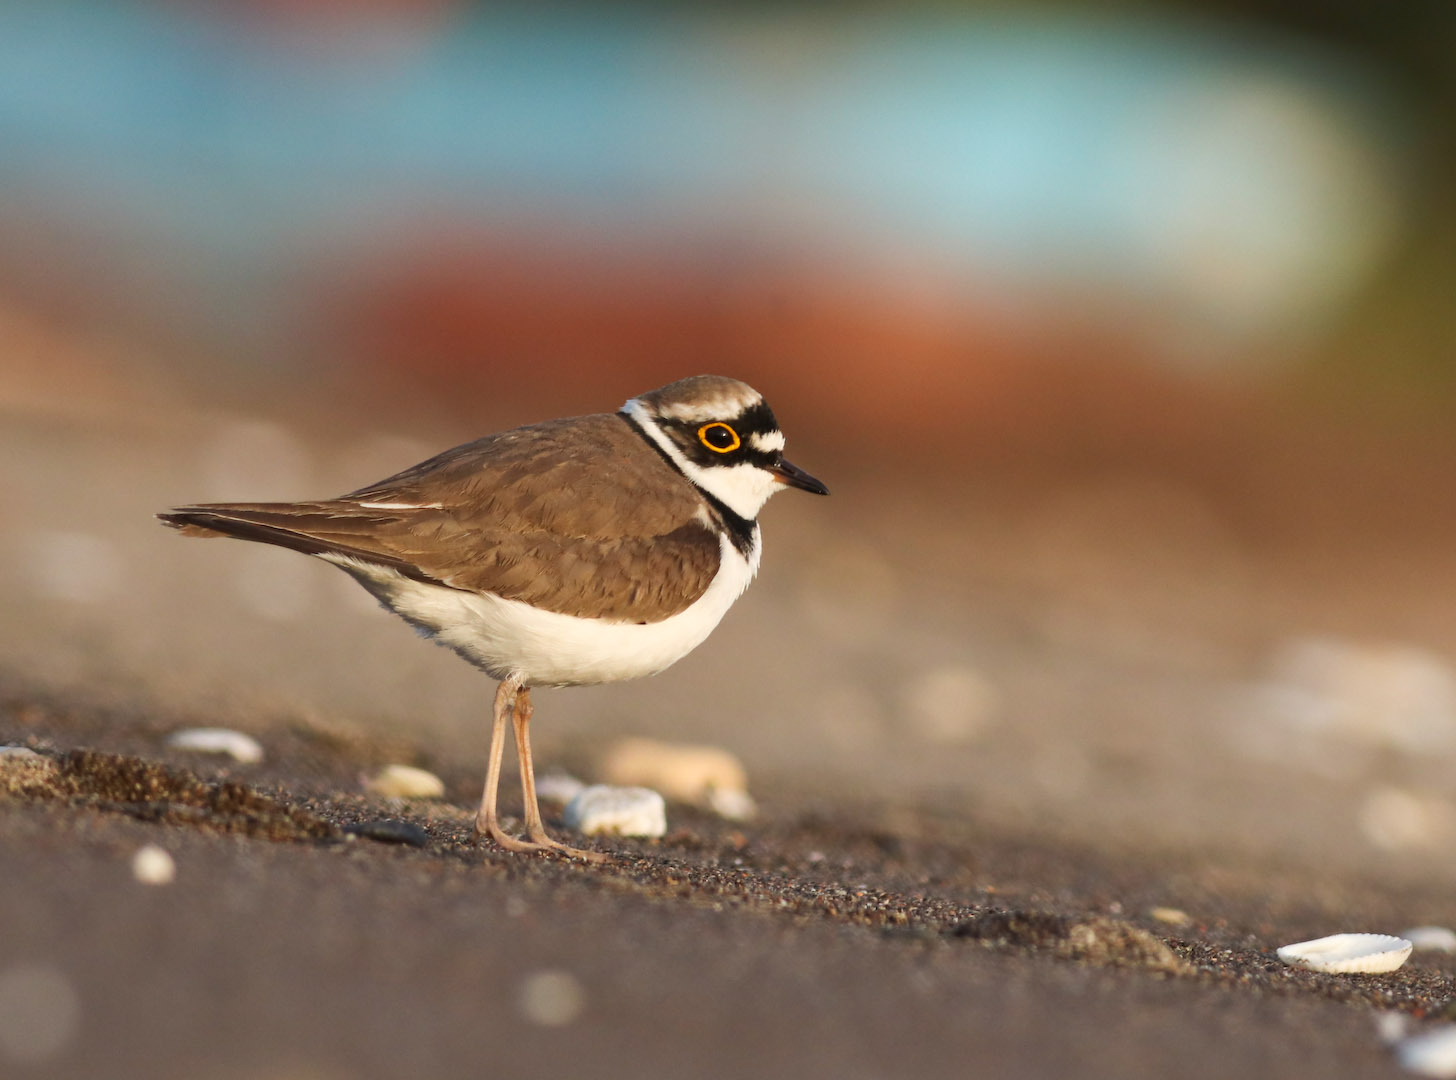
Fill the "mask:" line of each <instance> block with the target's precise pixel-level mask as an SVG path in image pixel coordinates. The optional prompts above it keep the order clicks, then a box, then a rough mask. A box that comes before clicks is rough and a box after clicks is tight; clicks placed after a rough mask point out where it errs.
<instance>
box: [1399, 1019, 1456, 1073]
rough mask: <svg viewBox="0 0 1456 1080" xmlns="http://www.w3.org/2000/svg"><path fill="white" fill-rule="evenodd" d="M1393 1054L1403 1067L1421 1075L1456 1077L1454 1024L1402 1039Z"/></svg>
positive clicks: (1455, 1032) (1455, 1028)
mask: <svg viewBox="0 0 1456 1080" xmlns="http://www.w3.org/2000/svg"><path fill="white" fill-rule="evenodd" d="M1395 1056H1396V1057H1397V1058H1399V1059H1400V1063H1401V1065H1403V1066H1404V1067H1405V1068H1407V1069H1409V1070H1410V1071H1411V1072H1414V1073H1420V1074H1421V1075H1422V1076H1438V1077H1442V1076H1443V1077H1456V1024H1443V1025H1442V1026H1441V1027H1437V1028H1432V1029H1431V1030H1430V1031H1427V1032H1424V1033H1422V1034H1420V1035H1412V1036H1411V1037H1410V1038H1409V1039H1402V1040H1401V1041H1400V1043H1398V1044H1397V1045H1396V1048H1395Z"/></svg>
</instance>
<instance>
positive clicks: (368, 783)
mask: <svg viewBox="0 0 1456 1080" xmlns="http://www.w3.org/2000/svg"><path fill="white" fill-rule="evenodd" d="M364 790H365V791H367V792H369V794H371V795H380V796H383V797H384V798H386V799H440V798H443V797H444V795H445V782H444V781H443V780H441V779H440V778H439V777H438V776H436V775H435V774H434V773H432V772H429V771H427V770H425V769H417V768H415V767H414V766H413V765H386V766H385V767H384V768H382V769H380V770H379V771H378V772H377V773H375V774H374V775H373V776H371V777H369V778H368V779H366V780H365V781H364Z"/></svg>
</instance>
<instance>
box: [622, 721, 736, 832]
mask: <svg viewBox="0 0 1456 1080" xmlns="http://www.w3.org/2000/svg"><path fill="white" fill-rule="evenodd" d="M602 775H603V776H604V777H605V778H606V779H607V780H608V782H610V783H613V784H620V785H624V786H632V787H649V788H652V789H653V790H654V791H658V792H661V793H662V794H663V796H665V797H666V798H669V799H676V800H677V801H679V802H685V803H692V804H694V805H696V806H704V807H707V808H709V809H711V810H714V811H715V812H717V813H719V814H722V815H723V816H724V817H728V818H734V819H735V820H741V819H743V818H744V817H751V816H752V815H753V813H754V811H755V810H756V807H755V806H754V804H753V800H752V798H750V797H749V795H748V771H747V770H746V769H744V767H743V763H742V762H741V761H739V760H738V758H737V757H735V756H734V755H733V754H732V753H730V752H729V751H727V750H724V749H722V748H721V747H717V746H694V745H690V744H684V743H667V742H659V741H657V740H656V739H640V738H630V739H619V740H618V741H617V742H615V743H613V744H612V746H611V747H610V748H609V749H608V750H607V754H606V757H605V758H604V760H603V762H602ZM724 807H726V810H725V809H723V808H724Z"/></svg>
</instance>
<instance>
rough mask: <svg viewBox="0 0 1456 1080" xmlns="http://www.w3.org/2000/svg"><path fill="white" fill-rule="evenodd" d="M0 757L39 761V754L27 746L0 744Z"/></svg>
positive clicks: (12, 759)
mask: <svg viewBox="0 0 1456 1080" xmlns="http://www.w3.org/2000/svg"><path fill="white" fill-rule="evenodd" d="M0 759H3V760H9V761H39V760H40V759H41V755H40V754H37V753H36V752H35V751H34V750H32V749H31V748H30V747H28V746H0Z"/></svg>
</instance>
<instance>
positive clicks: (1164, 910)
mask: <svg viewBox="0 0 1456 1080" xmlns="http://www.w3.org/2000/svg"><path fill="white" fill-rule="evenodd" d="M1148 915H1149V916H1150V917H1151V918H1153V919H1156V920H1157V921H1158V922H1160V923H1167V924H1168V925H1169V926H1187V925H1188V924H1189V923H1191V922H1192V921H1193V919H1192V918H1191V917H1190V916H1189V914H1188V912H1186V911H1184V910H1183V909H1182V908H1175V907H1155V908H1150V909H1149V910H1148Z"/></svg>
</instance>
